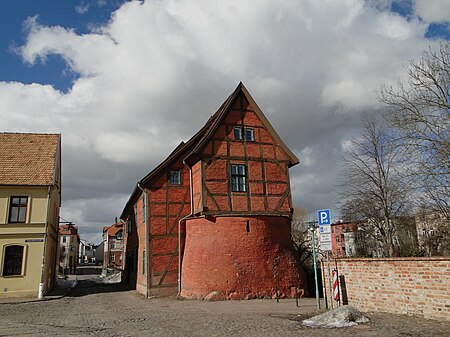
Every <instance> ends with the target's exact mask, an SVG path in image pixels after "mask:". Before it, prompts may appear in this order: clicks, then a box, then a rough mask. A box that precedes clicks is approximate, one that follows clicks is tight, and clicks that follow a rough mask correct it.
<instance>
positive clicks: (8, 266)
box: [2, 245, 25, 276]
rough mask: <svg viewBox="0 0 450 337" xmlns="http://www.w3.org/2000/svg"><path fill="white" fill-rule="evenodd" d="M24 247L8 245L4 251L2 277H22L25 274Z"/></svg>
mask: <svg viewBox="0 0 450 337" xmlns="http://www.w3.org/2000/svg"><path fill="white" fill-rule="evenodd" d="M24 258H25V246H24V245H8V246H5V247H4V251H3V268H2V276H22V275H23V274H24V265H25V263H24V260H25V259H24Z"/></svg>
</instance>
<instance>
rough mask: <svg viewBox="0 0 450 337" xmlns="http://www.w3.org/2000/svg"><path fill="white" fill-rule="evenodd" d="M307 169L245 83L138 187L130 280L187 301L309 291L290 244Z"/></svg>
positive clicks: (127, 214) (128, 209)
mask: <svg viewBox="0 0 450 337" xmlns="http://www.w3.org/2000/svg"><path fill="white" fill-rule="evenodd" d="M297 163H298V159H297V157H296V156H295V155H294V154H293V153H292V151H291V150H289V148H288V147H287V146H286V145H285V144H284V143H283V141H282V140H281V138H280V137H279V136H278V134H277V133H276V132H275V130H274V129H273V127H272V126H271V124H270V123H269V121H268V120H267V118H266V117H265V116H264V114H263V113H262V111H261V109H260V108H259V107H258V105H257V104H256V102H255V101H254V100H253V98H252V97H251V95H250V94H249V92H248V91H247V89H246V88H245V87H244V85H243V84H242V83H240V84H239V85H238V87H237V88H236V89H235V91H234V92H233V93H232V94H231V95H230V96H229V97H228V98H227V99H226V101H225V102H224V103H223V104H222V106H221V107H220V108H219V109H218V111H217V112H216V113H215V114H214V115H213V116H212V117H211V118H210V119H209V120H208V121H207V123H206V124H205V125H204V126H203V128H201V129H200V130H199V131H198V132H197V133H196V134H195V135H194V136H193V137H192V138H191V139H190V140H189V141H187V142H186V143H184V142H182V143H181V144H180V145H179V146H178V147H177V148H176V149H175V150H174V151H173V152H172V153H171V154H170V155H169V156H168V157H167V158H166V160H164V161H163V162H162V163H161V164H160V165H159V166H157V167H156V168H155V169H154V170H153V171H151V172H150V173H149V174H148V175H147V176H145V177H144V178H143V179H142V180H140V181H139V182H138V183H137V185H136V186H135V188H134V190H133V193H132V195H131V197H130V199H129V200H128V202H127V204H126V206H125V208H124V210H123V212H122V215H121V219H124V220H125V221H127V235H126V241H125V242H126V243H125V244H126V257H125V261H126V266H125V271H124V275H125V277H126V279H127V280H128V281H129V282H130V283H133V284H135V285H136V289H137V290H138V291H139V292H141V293H143V294H146V295H147V296H149V295H160V294H165V293H173V292H176V291H178V294H179V295H180V296H182V297H186V298H203V297H205V296H207V295H209V294H214V296H215V298H216V299H225V298H233V299H238V298H252V297H253V298H256V297H264V296H272V295H274V293H275V292H276V291H278V292H279V293H280V294H285V295H287V296H289V295H290V294H291V289H292V288H294V287H297V288H304V284H303V283H302V277H301V274H302V273H301V270H300V266H299V265H298V263H297V261H296V259H295V256H294V254H293V248H292V244H291V237H290V235H291V233H290V230H291V224H290V223H291V217H292V199H291V189H290V182H289V168H290V167H292V166H294V165H296V164H297Z"/></svg>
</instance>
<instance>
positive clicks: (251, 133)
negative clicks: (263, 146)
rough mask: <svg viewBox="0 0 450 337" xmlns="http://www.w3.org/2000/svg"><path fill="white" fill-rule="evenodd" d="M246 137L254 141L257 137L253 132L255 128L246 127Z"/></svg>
mask: <svg viewBox="0 0 450 337" xmlns="http://www.w3.org/2000/svg"><path fill="white" fill-rule="evenodd" d="M245 139H246V140H250V141H254V140H255V137H254V134H253V129H247V128H246V129H245Z"/></svg>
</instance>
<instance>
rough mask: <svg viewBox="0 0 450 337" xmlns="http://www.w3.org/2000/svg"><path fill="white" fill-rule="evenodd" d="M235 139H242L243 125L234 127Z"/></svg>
mask: <svg viewBox="0 0 450 337" xmlns="http://www.w3.org/2000/svg"><path fill="white" fill-rule="evenodd" d="M234 139H237V140H240V139H242V127H240V126H235V127H234Z"/></svg>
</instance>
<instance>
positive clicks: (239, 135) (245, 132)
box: [233, 126, 255, 142]
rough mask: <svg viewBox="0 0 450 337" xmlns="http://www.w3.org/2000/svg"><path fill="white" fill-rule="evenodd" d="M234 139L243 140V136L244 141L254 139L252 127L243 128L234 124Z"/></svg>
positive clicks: (252, 140)
mask: <svg viewBox="0 0 450 337" xmlns="http://www.w3.org/2000/svg"><path fill="white" fill-rule="evenodd" d="M233 133H234V139H235V140H243V139H244V137H245V140H246V141H249V142H254V141H255V132H254V130H253V128H245V127H242V126H235V127H234V128H233Z"/></svg>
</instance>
